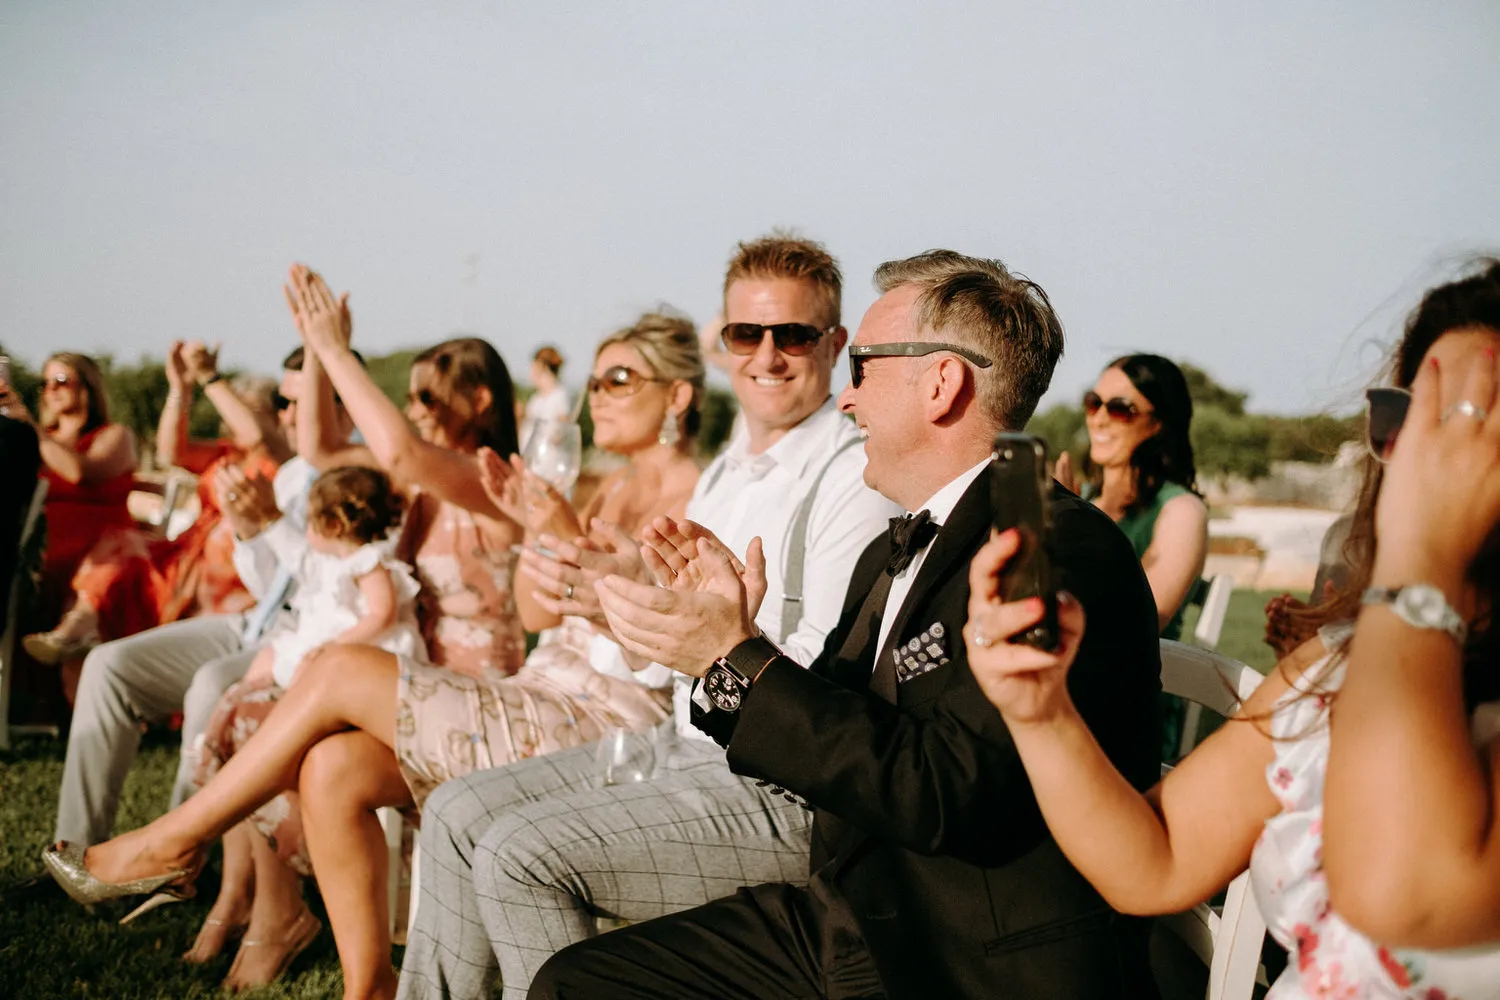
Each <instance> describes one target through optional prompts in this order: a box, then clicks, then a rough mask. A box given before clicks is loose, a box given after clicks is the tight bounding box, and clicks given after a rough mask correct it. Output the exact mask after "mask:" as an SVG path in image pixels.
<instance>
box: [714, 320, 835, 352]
mask: <svg viewBox="0 0 1500 1000" xmlns="http://www.w3.org/2000/svg"><path fill="white" fill-rule="evenodd" d="M835 329H837V328H836V327H829V328H828V329H827V330H819V329H818V328H817V327H815V326H813V325H812V324H811V323H771V324H767V325H762V324H760V323H725V324H724V329H723V330H721V331H719V337H720V339H722V340H723V341H724V347H725V349H726V350H728V351H729V353H730V354H754V353H755V352H756V351H758V350H760V345H761V344H763V343H764V342H765V339H766V334H768V333H769V334H770V335H771V342H772V343H773V344H775V345H776V349H777V350H778V351H780V352H781V353H782V354H789V355H791V356H792V357H794V358H800V357H802V356H803V355H805V354H811V353H812V349H813V348H814V347H816V346H817V343H818V341H819V340H821V339H822V337H823V334H825V333H831V332H832V331H833V330H835Z"/></svg>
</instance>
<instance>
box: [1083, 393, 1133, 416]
mask: <svg viewBox="0 0 1500 1000" xmlns="http://www.w3.org/2000/svg"><path fill="white" fill-rule="evenodd" d="M1101 409H1102V410H1104V412H1105V413H1106V414H1107V415H1108V416H1109V419H1111V420H1115V421H1118V422H1120V423H1122V424H1128V423H1130V422H1131V421H1133V420H1135V418H1136V417H1139V416H1143V415H1144V414H1145V413H1147V412H1148V411H1146V410H1142V409H1141V408H1140V407H1139V406H1136V405H1135V404H1134V403H1132V402H1131V401H1130V400H1128V399H1126V398H1125V397H1124V396H1115V397H1114V398H1113V399H1104V398H1102V397H1101V396H1100V395H1099V394H1098V393H1097V392H1095V391H1094V390H1092V389H1090V390H1089V391H1088V392H1086V393H1084V394H1083V412H1084V413H1085V414H1087V415H1088V416H1090V417H1092V416H1093V415H1094V414H1096V413H1098V412H1099V411H1100V410H1101Z"/></svg>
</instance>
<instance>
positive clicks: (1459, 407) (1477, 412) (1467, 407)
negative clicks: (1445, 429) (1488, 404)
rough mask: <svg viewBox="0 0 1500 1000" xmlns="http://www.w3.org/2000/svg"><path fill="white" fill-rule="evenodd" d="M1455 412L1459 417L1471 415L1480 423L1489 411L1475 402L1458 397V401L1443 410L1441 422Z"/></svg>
mask: <svg viewBox="0 0 1500 1000" xmlns="http://www.w3.org/2000/svg"><path fill="white" fill-rule="evenodd" d="M1455 414H1457V415H1458V416H1460V417H1473V418H1474V419H1475V420H1478V421H1479V422H1480V423H1483V422H1484V420H1485V419H1486V418H1487V417H1488V416H1489V415H1490V414H1489V411H1488V410H1486V409H1485V408H1484V407H1482V406H1479V405H1477V404H1475V403H1471V402H1469V401H1468V400H1467V399H1460V400H1459V401H1458V402H1456V403H1454V404H1453V405H1452V406H1450V407H1448V408H1447V409H1446V410H1444V411H1443V422H1444V423H1447V421H1448V418H1449V417H1451V416H1453V415H1455Z"/></svg>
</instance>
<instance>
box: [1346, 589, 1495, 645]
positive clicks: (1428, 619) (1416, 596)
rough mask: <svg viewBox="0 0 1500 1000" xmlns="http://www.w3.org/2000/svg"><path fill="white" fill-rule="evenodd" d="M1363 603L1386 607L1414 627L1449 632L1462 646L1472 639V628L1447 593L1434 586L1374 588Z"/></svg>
mask: <svg viewBox="0 0 1500 1000" xmlns="http://www.w3.org/2000/svg"><path fill="white" fill-rule="evenodd" d="M1360 603H1361V604H1386V605H1389V606H1390V609H1391V610H1392V611H1394V612H1395V613H1396V617H1397V618H1400V619H1401V620H1402V621H1404V622H1406V624H1408V625H1410V626H1411V627H1412V628H1423V629H1433V630H1434V631H1438V632H1446V633H1448V634H1449V635H1451V636H1452V637H1453V639H1454V641H1455V642H1457V643H1458V644H1459V645H1460V646H1462V645H1463V644H1464V643H1465V642H1466V641H1467V640H1468V638H1469V626H1468V624H1467V623H1466V622H1465V621H1464V620H1463V616H1461V615H1460V614H1459V613H1458V612H1457V611H1454V610H1453V605H1451V604H1449V603H1448V598H1446V597H1444V596H1443V592H1442V591H1441V590H1439V589H1437V588H1436V587H1434V586H1432V584H1430V583H1409V584H1407V585H1406V586H1404V587H1371V588H1369V589H1368V590H1366V591H1365V592H1364V595H1363V596H1362V597H1361V598H1360Z"/></svg>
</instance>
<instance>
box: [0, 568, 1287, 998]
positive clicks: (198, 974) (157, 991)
mask: <svg viewBox="0 0 1500 1000" xmlns="http://www.w3.org/2000/svg"><path fill="white" fill-rule="evenodd" d="M1271 596H1272V594H1270V593H1265V592H1257V591H1249V590H1244V591H1236V592H1235V594H1234V598H1233V600H1232V601H1231V602H1230V606H1229V613H1228V616H1227V618H1226V619H1225V623H1224V632H1223V636H1222V638H1221V639H1220V641H1219V649H1220V650H1221V651H1222V652H1224V653H1225V654H1227V655H1229V656H1232V657H1234V658H1235V659H1238V660H1242V661H1244V662H1246V663H1248V664H1250V665H1251V666H1253V667H1255V668H1256V669H1258V670H1260V671H1261V672H1262V673H1264V672H1265V671H1266V670H1269V669H1270V667H1271V666H1272V657H1271V652H1270V650H1269V649H1267V648H1266V646H1265V645H1264V644H1263V643H1262V642H1261V641H1260V637H1261V633H1262V630H1263V628H1264V610H1263V609H1264V608H1265V604H1266V601H1267V600H1269V599H1270V598H1271ZM1192 623H1193V619H1192V616H1191V615H1190V616H1189V619H1188V630H1189V632H1190V631H1191V628H1192ZM176 767H177V746H176V743H175V741H174V740H172V739H171V738H170V737H168V736H167V735H166V734H155V733H153V734H152V735H150V736H148V737H147V740H146V743H145V745H144V746H143V747H142V750H141V754H140V756H139V757H138V758H137V760H136V764H135V767H134V768H133V769H132V770H131V772H130V779H129V781H128V782H127V783H126V785H125V794H124V796H123V798H122V800H121V803H120V814H119V821H118V823H117V828H118V829H119V830H130V829H134V828H135V827H137V826H140V825H141V824H143V823H145V822H146V821H148V820H149V819H151V818H152V817H154V816H156V815H157V814H158V813H160V812H161V811H162V810H163V809H165V808H166V803H167V797H168V794H169V792H170V789H171V785H172V776H173V774H174V773H175V770H176ZM61 775H62V746H61V745H60V744H59V743H57V742H56V741H53V740H39V739H37V740H27V741H24V742H22V743H21V744H20V745H19V746H18V747H17V749H15V750H13V751H11V752H9V753H0V885H7V884H10V883H12V882H15V881H17V880H20V879H24V878H26V877H27V876H30V875H33V874H35V873H37V872H38V871H39V870H40V868H41V864H40V862H39V861H38V853H39V852H40V851H41V849H42V847H43V845H45V844H46V843H47V841H48V839H49V838H50V837H51V835H52V825H53V819H54V816H55V813H56V808H57V786H58V782H59V780H60V779H61ZM217 887H218V886H217V868H216V867H215V865H212V864H211V865H210V867H209V869H208V870H207V871H206V872H205V873H204V876H203V877H202V878H201V879H200V880H199V893H200V899H198V900H194V901H191V902H188V903H181V904H177V905H173V906H167V907H163V908H162V909H159V910H156V911H155V912H153V913H151V914H149V915H147V916H146V917H144V918H142V919H141V920H139V921H137V922H135V923H132V924H131V925H129V926H128V927H119V926H118V925H117V924H116V923H115V921H116V920H118V919H119V918H120V917H121V916H123V915H124V914H125V913H127V912H129V906H126V905H111V906H104V907H99V908H98V911H97V912H95V913H89V912H87V911H85V910H84V909H83V908H82V907H79V906H77V905H75V904H74V903H73V902H72V901H70V900H68V899H67V898H66V897H64V896H62V894H61V893H57V892H46V893H25V894H14V893H9V894H7V896H6V898H5V899H4V900H3V901H0V998H17V1000H20V998H37V1000H43V998H45V1000H53V998H57V1000H62V998H96V997H97V998H112V1000H114V998H117V1000H147V998H151V1000H157V998H161V1000H165V998H178V997H207V996H214V995H217V994H218V992H219V990H218V984H219V981H220V980H221V979H222V978H223V977H224V975H225V974H226V973H227V972H228V971H229V964H230V962H231V961H232V959H233V957H234V956H233V954H232V953H230V954H226V955H224V956H222V957H221V958H220V959H219V960H218V961H217V962H214V963H212V964H210V965H207V966H191V965H187V964H185V963H183V962H181V961H179V960H178V956H179V955H181V954H182V953H183V952H184V951H186V950H187V948H188V947H189V946H190V945H191V944H192V941H193V936H194V935H195V934H196V933H197V929H198V925H199V923H200V922H201V920H202V919H203V917H204V915H205V914H206V913H207V911H208V906H209V902H210V901H211V900H212V899H213V896H214V893H215V891H216V889H217ZM309 895H310V896H316V893H315V892H313V891H312V890H309ZM312 904H313V908H314V910H315V911H316V912H318V915H319V917H320V918H321V917H322V916H323V913H322V907H321V905H320V903H319V901H318V900H316V899H313V900H312ZM325 923H326V920H325ZM341 993H342V979H341V977H340V975H339V968H338V956H337V954H336V953H335V951H334V947H333V937H332V935H331V934H329V933H328V932H327V931H325V932H324V934H323V936H322V938H320V939H319V941H318V942H317V943H316V944H314V945H313V946H312V948H310V949H308V951H306V952H304V953H303V955H302V957H301V958H299V959H298V960H297V963H296V964H295V965H293V966H292V970H291V974H290V975H289V976H288V977H287V979H286V980H284V981H283V982H282V983H280V984H277V985H275V986H271V987H267V988H265V989H262V990H257V991H255V992H253V993H247V994H244V995H245V996H246V997H250V998H256V1000H259V998H271V997H278V998H295V1000H311V998H314V997H330V996H331V997H337V996H339V995H340V994H341Z"/></svg>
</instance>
